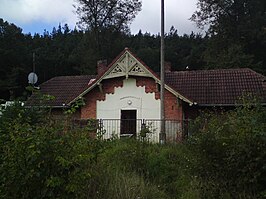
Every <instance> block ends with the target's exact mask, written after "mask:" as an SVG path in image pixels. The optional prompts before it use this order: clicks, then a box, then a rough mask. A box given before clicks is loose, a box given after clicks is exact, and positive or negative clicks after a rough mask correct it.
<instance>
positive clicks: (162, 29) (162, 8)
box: [160, 0, 166, 144]
mask: <svg viewBox="0 0 266 199" xmlns="http://www.w3.org/2000/svg"><path fill="white" fill-rule="evenodd" d="M164 84H165V83H164V0H161V89H160V98H161V132H160V143H161V144H164V143H165V141H166V133H165V111H164V87H165V86H164Z"/></svg>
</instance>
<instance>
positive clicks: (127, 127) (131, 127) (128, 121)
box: [120, 110, 137, 136]
mask: <svg viewBox="0 0 266 199" xmlns="http://www.w3.org/2000/svg"><path fill="white" fill-rule="evenodd" d="M120 125H121V129H120V134H121V135H125V134H131V135H133V136H135V135H136V126H137V110H121V123H120Z"/></svg>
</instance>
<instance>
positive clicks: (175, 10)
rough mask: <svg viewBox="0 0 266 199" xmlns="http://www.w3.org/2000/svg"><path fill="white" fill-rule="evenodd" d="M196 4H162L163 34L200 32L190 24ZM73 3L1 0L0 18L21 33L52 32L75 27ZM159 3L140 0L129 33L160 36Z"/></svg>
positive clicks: (189, 0) (187, 0)
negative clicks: (170, 32)
mask: <svg viewBox="0 0 266 199" xmlns="http://www.w3.org/2000/svg"><path fill="white" fill-rule="evenodd" d="M196 2H197V0H165V31H166V32H169V30H170V27H171V26H172V25H173V26H174V27H175V28H176V29H177V30H178V34H180V35H182V34H184V33H188V34H190V33H191V31H194V32H199V30H198V29H197V28H196V26H195V24H194V23H193V22H191V21H189V18H190V16H191V15H192V13H193V12H194V11H195V10H196ZM73 3H74V0H0V5H1V6H0V18H3V19H4V20H6V21H8V22H10V23H14V24H16V25H17V26H19V27H21V28H22V29H23V32H26V33H27V32H31V33H34V32H39V33H42V32H43V30H44V29H46V30H48V31H51V28H52V27H57V26H58V24H59V23H61V24H65V23H67V24H68V25H69V26H70V28H71V29H73V28H74V27H75V24H76V22H77V17H76V15H75V13H74V8H73V6H72V5H73ZM160 5H161V0H142V11H141V12H140V13H139V14H138V16H137V17H136V19H135V20H134V22H133V23H132V24H131V26H130V27H131V32H132V33H133V34H136V33H137V32H138V31H139V30H140V29H141V30H142V32H150V33H152V34H157V33H159V32H160Z"/></svg>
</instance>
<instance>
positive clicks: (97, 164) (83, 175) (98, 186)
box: [0, 103, 266, 199]
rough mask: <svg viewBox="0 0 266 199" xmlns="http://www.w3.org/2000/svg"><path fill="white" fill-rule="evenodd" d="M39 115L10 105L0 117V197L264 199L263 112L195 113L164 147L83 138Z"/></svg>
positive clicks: (246, 109) (249, 106) (244, 109)
mask: <svg viewBox="0 0 266 199" xmlns="http://www.w3.org/2000/svg"><path fill="white" fill-rule="evenodd" d="M43 115H44V113H43V111H40V110H31V109H25V108H22V107H21V106H20V105H18V104H15V105H14V106H11V107H8V108H7V109H6V110H5V111H4V112H3V115H2V116H1V117H0V175H1V176H0V198H7V199H8V198H92V199H93V198H95V199H96V198H97V199H105V198H110V199H112V198H115V199H118V198H119V199H120V198H124V199H137V198H141V199H143V198H145V199H149V198H151V199H156V198H158V199H159V198H162V199H167V198H169V199H175V198H176V199H179V198H180V199H193V198H195V199H196V198H197V199H198V198H241V199H242V198H265V197H266V188H265V187H266V167H265V165H266V164H265V159H266V151H265V147H266V134H265V132H266V124H265V118H266V111H265V108H263V107H260V106H254V105H252V104H249V103H246V105H245V106H241V107H238V108H237V109H236V110H234V111H231V112H227V113H223V114H219V115H218V114H215V113H208V114H207V113H205V114H202V116H201V117H200V118H198V119H197V120H196V121H195V122H194V123H195V124H194V129H191V130H192V131H193V135H192V136H191V137H190V138H189V139H188V140H187V141H185V142H184V143H181V144H166V145H156V144H149V143H146V142H139V141H136V140H130V139H129V140H112V141H100V140H97V139H91V138H90V137H89V136H88V131H85V130H82V129H70V128H68V127H69V126H68V125H65V123H63V124H56V123H53V122H52V120H50V119H49V118H43ZM203 121H208V123H206V122H203ZM195 129H196V130H195Z"/></svg>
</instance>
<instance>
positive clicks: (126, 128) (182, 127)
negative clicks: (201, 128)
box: [73, 119, 190, 143]
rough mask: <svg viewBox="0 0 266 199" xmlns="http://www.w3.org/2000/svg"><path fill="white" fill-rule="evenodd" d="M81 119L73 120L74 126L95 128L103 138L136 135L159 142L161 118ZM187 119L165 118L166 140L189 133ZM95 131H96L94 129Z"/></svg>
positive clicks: (175, 139)
mask: <svg viewBox="0 0 266 199" xmlns="http://www.w3.org/2000/svg"><path fill="white" fill-rule="evenodd" d="M91 121H92V120H87V119H81V120H75V121H73V125H74V126H75V127H81V128H83V127H88V126H91V125H92V126H91V127H92V128H95V129H97V133H98V134H100V135H101V138H103V139H114V138H121V139H123V138H129V137H136V138H138V139H143V140H146V141H149V142H154V143H157V142H159V133H160V131H161V122H162V121H161V120H156V119H98V120H94V123H92V122H91ZM189 125H190V121H189V120H165V133H166V142H179V141H182V140H183V139H185V138H186V137H187V136H188V135H189V130H188V129H189ZM95 132H96V131H95Z"/></svg>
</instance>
